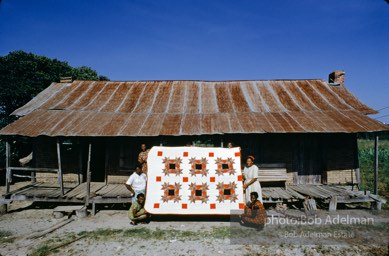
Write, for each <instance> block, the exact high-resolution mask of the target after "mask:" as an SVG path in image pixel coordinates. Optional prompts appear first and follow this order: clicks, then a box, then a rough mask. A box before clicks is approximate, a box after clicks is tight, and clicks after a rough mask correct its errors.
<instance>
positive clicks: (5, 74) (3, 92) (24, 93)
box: [0, 51, 109, 183]
mask: <svg viewBox="0 0 389 256" xmlns="http://www.w3.org/2000/svg"><path fill="white" fill-rule="evenodd" d="M69 76H71V77H72V78H73V79H79V80H109V79H108V78H107V77H106V76H101V75H98V74H97V72H96V71H95V70H93V69H91V68H89V67H86V66H82V67H78V68H73V67H71V66H70V65H69V64H68V63H67V62H65V61H59V60H57V59H50V58H47V57H45V56H39V55H35V54H33V53H27V52H24V51H14V52H10V53H9V54H8V55H6V56H0V128H2V127H4V126H6V125H8V124H9V123H11V122H12V121H13V120H15V119H16V117H13V116H10V114H11V113H12V112H13V111H14V110H15V109H17V108H19V107H21V106H23V105H25V104H26V103H27V102H29V101H30V100H31V99H32V98H33V97H35V96H36V95H37V94H38V93H39V92H41V91H42V90H44V89H45V88H46V87H48V86H49V85H50V84H51V83H52V82H59V81H60V77H69ZM19 140H21V143H22V144H25V145H27V144H28V140H24V139H22V138H19ZM14 148H15V147H14ZM24 148H27V146H25V147H24ZM20 152H21V151H20V150H19V149H18V148H16V149H15V152H14V153H13V154H12V159H13V160H14V161H16V159H19V158H20V157H21V156H23V155H21V153H20ZM4 166H5V143H4V141H3V140H2V138H0V174H1V176H3V174H2V172H1V169H2V168H3V167H4ZM2 178H3V177H0V183H2Z"/></svg>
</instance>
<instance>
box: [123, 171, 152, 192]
mask: <svg viewBox="0 0 389 256" xmlns="http://www.w3.org/2000/svg"><path fill="white" fill-rule="evenodd" d="M146 180H147V178H146V174H144V173H142V174H141V175H138V174H137V173H136V172H134V173H133V174H131V176H130V178H128V180H127V182H126V184H127V185H131V187H132V189H133V190H145V189H146Z"/></svg>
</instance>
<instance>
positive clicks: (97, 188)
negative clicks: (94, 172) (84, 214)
mask: <svg viewBox="0 0 389 256" xmlns="http://www.w3.org/2000/svg"><path fill="white" fill-rule="evenodd" d="M87 185H88V184H87V183H86V182H84V183H81V184H78V183H64V184H63V190H64V194H63V196H61V188H60V186H59V184H58V182H50V183H47V182H35V183H30V184H28V185H26V186H23V187H21V188H18V189H15V190H13V191H12V190H11V191H10V192H9V193H8V194H5V195H4V196H3V198H2V199H1V200H2V203H3V204H8V203H10V202H12V201H33V202H58V203H72V204H85V205H89V204H91V205H92V214H93V215H94V214H95V212H96V204H115V203H129V202H131V197H130V193H129V191H128V190H127V188H126V187H125V186H124V184H106V183H104V182H91V183H90V188H89V191H90V192H89V197H88V196H87V195H88V188H87ZM0 203H1V202H0Z"/></svg>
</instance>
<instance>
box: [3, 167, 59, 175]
mask: <svg viewBox="0 0 389 256" xmlns="http://www.w3.org/2000/svg"><path fill="white" fill-rule="evenodd" d="M8 168H9V169H11V170H15V171H27V172H55V173H57V172H58V169H54V168H33V167H12V166H10V167H8Z"/></svg>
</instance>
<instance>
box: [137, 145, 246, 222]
mask: <svg viewBox="0 0 389 256" xmlns="http://www.w3.org/2000/svg"><path fill="white" fill-rule="evenodd" d="M147 165H148V166H147V167H148V173H147V175H148V177H147V188H146V202H145V209H146V210H147V211H148V212H150V213H152V214H188V215H191V214H204V215H208V214H209V215H211V214H231V211H236V210H241V209H244V196H243V183H242V171H241V163H240V149H239V148H208V147H153V148H151V150H150V152H149V155H148V159H147Z"/></svg>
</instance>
